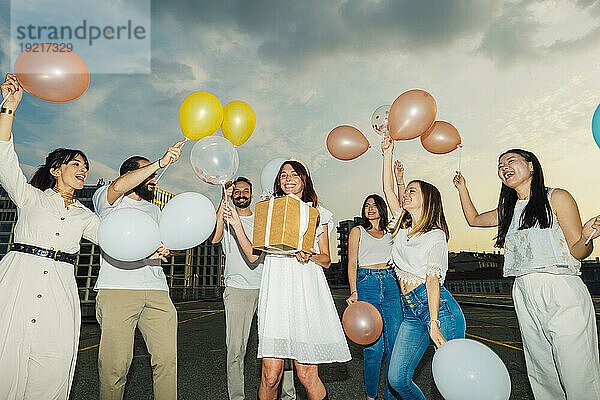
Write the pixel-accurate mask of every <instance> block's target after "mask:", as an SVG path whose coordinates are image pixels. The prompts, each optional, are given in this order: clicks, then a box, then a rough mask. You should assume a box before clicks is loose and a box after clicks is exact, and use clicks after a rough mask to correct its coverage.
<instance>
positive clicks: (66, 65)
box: [15, 43, 90, 103]
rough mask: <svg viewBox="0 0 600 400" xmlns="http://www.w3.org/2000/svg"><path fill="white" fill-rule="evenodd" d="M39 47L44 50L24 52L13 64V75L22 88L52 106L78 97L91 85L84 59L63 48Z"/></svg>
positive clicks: (46, 44)
mask: <svg viewBox="0 0 600 400" xmlns="http://www.w3.org/2000/svg"><path fill="white" fill-rule="evenodd" d="M46 46H49V48H46ZM39 47H42V48H43V49H44V50H47V51H37V52H34V51H24V52H22V53H21V54H20V55H19V57H17V61H16V62H15V75H17V79H18V80H19V83H20V84H21V86H23V89H25V91H27V92H28V93H29V94H31V95H32V96H35V97H37V98H38V99H40V100H44V101H49V102H51V103H66V102H68V101H73V100H75V99H77V98H79V97H81V95H82V94H84V93H85V91H86V90H87V89H88V87H89V85H90V73H89V71H88V69H87V66H86V65H85V63H84V62H83V60H82V59H81V58H80V57H79V56H78V55H77V54H75V52H73V51H68V49H67V48H65V47H62V46H58V45H57V47H56V48H55V47H54V45H53V44H48V43H45V44H40V45H39ZM39 47H38V49H39Z"/></svg>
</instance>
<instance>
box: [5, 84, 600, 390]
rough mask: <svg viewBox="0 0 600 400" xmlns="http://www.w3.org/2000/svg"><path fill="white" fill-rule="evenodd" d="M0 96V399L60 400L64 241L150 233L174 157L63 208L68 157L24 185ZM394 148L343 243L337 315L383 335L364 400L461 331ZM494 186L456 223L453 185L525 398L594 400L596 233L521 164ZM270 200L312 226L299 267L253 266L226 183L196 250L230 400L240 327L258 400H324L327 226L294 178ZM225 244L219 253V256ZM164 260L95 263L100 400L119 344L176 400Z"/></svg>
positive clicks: (71, 170)
mask: <svg viewBox="0 0 600 400" xmlns="http://www.w3.org/2000/svg"><path fill="white" fill-rule="evenodd" d="M0 88H1V91H2V96H3V98H5V99H6V102H5V104H4V106H3V107H2V108H1V109H0V184H1V185H2V186H3V187H4V189H5V190H6V191H7V193H8V194H9V196H10V198H11V199H12V200H13V202H14V203H15V204H16V206H17V208H18V213H19V218H18V221H17V224H16V226H15V231H14V238H15V239H14V242H15V243H14V245H13V246H12V248H11V251H10V252H9V253H8V254H7V255H6V256H5V257H3V258H2V260H1V261H0V338H1V339H0V370H1V371H2V372H3V373H2V374H0V398H2V399H67V398H68V396H69V392H70V388H71V385H72V380H73V374H74V368H75V361H76V356H77V348H78V341H79V328H80V311H79V310H80V308H79V298H78V291H77V285H76V282H75V279H74V274H73V267H74V265H75V263H76V260H77V257H76V253H77V251H78V250H79V241H80V239H81V238H82V237H84V238H86V239H88V240H90V241H92V242H94V243H97V231H98V227H99V224H100V218H101V217H104V216H106V215H108V214H109V213H111V212H114V211H115V210H117V209H120V208H136V209H139V210H141V211H143V212H145V213H147V214H148V215H150V216H151V217H152V218H154V219H155V220H158V218H159V214H160V210H159V209H158V207H157V206H155V205H153V204H151V202H150V201H151V200H152V198H153V192H154V188H155V186H156V178H155V173H156V172H157V170H158V169H160V168H164V167H166V166H167V165H168V164H170V163H172V162H176V161H177V160H178V159H179V157H180V155H181V150H180V148H179V146H178V145H177V144H176V145H174V146H172V147H169V148H168V150H167V151H166V153H165V154H164V155H163V156H162V157H161V158H160V159H159V160H157V161H155V162H151V161H150V160H148V159H147V158H145V157H141V156H135V157H131V158H129V159H127V160H125V162H123V164H122V165H121V168H120V176H119V178H117V179H116V180H115V181H113V182H112V183H111V184H110V185H107V186H104V187H101V188H99V189H98V190H97V192H96V193H95V194H94V196H93V201H94V207H95V213H94V212H92V211H90V210H89V209H87V208H86V207H84V206H83V205H82V204H81V203H80V202H79V201H77V200H76V199H75V198H74V192H75V190H77V189H81V188H82V187H83V185H84V182H85V179H86V178H87V174H88V168H89V163H88V160H87V158H86V156H85V154H84V153H83V152H82V151H80V150H71V149H57V150H55V151H53V152H51V153H50V154H49V155H48V156H47V158H46V161H45V163H44V165H42V166H41V167H40V168H39V169H38V170H37V171H36V173H35V174H34V176H33V178H32V179H31V180H30V182H29V183H28V182H27V180H26V178H25V176H24V175H23V173H22V171H21V169H20V166H19V162H18V158H17V155H16V153H15V151H14V146H13V141H12V122H13V118H14V115H15V111H16V110H17V107H18V105H19V102H20V100H21V96H22V93H23V90H22V88H21V87H20V86H19V84H18V82H17V80H16V77H15V76H14V75H10V74H8V75H7V77H6V80H5V82H4V83H3V84H2V85H1V86H0ZM393 148H394V143H393V141H392V140H391V139H390V138H387V137H386V138H384V140H383V141H382V151H383V172H382V182H383V193H384V195H385V200H384V199H383V198H382V197H381V196H378V195H370V196H368V197H367V198H366V200H365V201H364V204H363V208H362V223H361V224H360V225H359V226H357V227H355V228H353V229H352V230H351V232H350V237H349V248H348V254H349V257H348V259H349V262H348V277H349V282H350V296H349V297H348V299H347V302H348V303H353V302H356V301H367V302H369V303H371V304H373V305H374V306H376V307H377V308H378V310H379V311H380V313H381V315H382V318H383V332H382V335H381V337H380V338H379V339H378V340H377V341H376V342H374V343H373V344H371V345H369V346H366V347H365V348H364V350H363V351H364V370H363V371H364V380H365V395H366V397H367V399H375V398H376V397H377V392H378V386H379V373H380V370H381V362H382V359H383V355H384V354H385V359H386V365H385V369H384V370H385V379H384V381H385V391H384V398H385V399H400V398H401V399H404V400H410V399H424V398H425V397H424V395H423V393H422V392H421V390H420V389H419V387H418V386H417V385H416V384H415V383H414V381H413V375H414V371H415V369H416V367H417V365H418V364H419V362H420V361H421V359H422V357H423V354H424V353H425V351H426V349H427V348H428V346H429V345H430V344H431V343H433V345H434V346H435V347H436V348H437V347H439V346H442V345H443V344H444V343H445V342H446V341H447V340H452V339H456V338H464V336H465V330H466V323H465V317H464V315H463V313H462V310H461V308H460V306H459V305H458V303H457V302H456V300H455V299H454V298H453V297H452V295H451V294H450V293H449V292H448V291H447V290H446V289H445V288H444V285H443V283H444V279H445V277H446V273H447V271H448V245H447V241H448V238H449V229H448V226H447V223H446V219H445V216H444V210H443V206H442V196H441V194H440V192H439V190H438V189H437V188H436V187H435V186H434V185H432V184H430V183H428V182H425V181H423V180H412V181H411V182H409V183H408V185H406V186H405V184H404V169H403V166H402V165H401V164H400V163H399V162H396V163H395V164H393V163H392V160H393ZM498 176H499V178H500V180H501V182H502V190H501V193H500V199H499V202H498V207H497V208H496V209H494V210H491V211H487V212H484V213H479V212H478V211H477V209H476V208H475V206H474V205H473V202H472V201H471V198H470V195H469V191H468V189H467V186H466V182H465V179H464V177H463V176H462V174H461V173H457V174H456V176H455V177H454V185H455V186H456V188H457V190H458V193H459V198H460V202H461V205H462V210H463V213H464V215H465V218H466V220H467V222H468V224H469V225H471V226H479V227H495V226H497V227H498V235H497V237H496V243H495V245H496V246H497V247H500V248H504V255H505V265H504V275H505V276H512V277H515V281H514V286H513V299H514V303H515V309H516V312H517V317H518V320H519V327H520V329H521V335H522V339H523V348H524V353H525V360H526V364H527V373H528V376H529V380H530V383H531V387H532V390H533V393H534V396H535V397H536V399H598V398H600V362H599V356H598V338H597V331H596V319H595V312H594V307H593V304H592V301H591V297H590V294H589V292H588V291H587V289H586V287H585V285H584V284H583V282H582V281H581V279H580V278H579V276H578V275H579V274H580V267H581V263H580V260H581V259H584V258H586V257H587V256H589V255H590V254H591V251H592V249H593V244H592V241H591V240H589V239H594V238H596V237H598V236H600V216H598V217H595V218H592V219H590V220H589V221H587V222H586V223H585V225H583V224H582V223H581V218H580V216H579V211H578V209H577V204H576V203H575V201H574V199H573V198H572V197H571V195H570V194H569V193H568V192H567V191H565V190H562V189H551V188H547V187H546V186H545V184H544V178H543V173H542V168H541V165H540V163H539V161H538V160H537V158H536V157H535V155H533V154H532V153H530V152H527V151H523V150H519V149H514V150H509V151H507V152H505V153H503V154H502V155H501V156H500V158H499V163H498ZM394 177H395V180H396V182H395V183H396V184H394ZM273 192H274V195H275V196H284V195H294V196H296V197H298V198H300V199H301V200H302V201H304V202H306V203H308V204H310V205H312V206H314V207H316V208H317V209H318V211H319V222H318V226H317V230H316V234H315V241H314V244H313V248H312V249H311V251H310V252H304V251H299V252H297V253H296V254H293V255H280V254H266V253H264V252H257V251H255V250H253V248H252V231H253V222H254V220H253V214H252V211H251V208H250V205H251V202H252V184H251V182H250V181H249V180H248V179H246V178H243V177H239V178H238V179H236V180H235V182H234V183H233V185H231V186H230V187H229V188H228V189H226V191H225V193H224V196H223V200H222V201H221V204H220V207H219V209H218V211H217V224H216V227H215V230H214V232H213V234H212V236H211V240H212V242H213V243H218V242H223V245H225V244H226V243H228V242H229V243H230V244H229V245H228V246H227V247H228V248H227V251H226V255H227V259H226V269H225V286H226V288H225V292H224V294H223V303H224V306H225V323H226V347H227V386H228V387H227V388H228V392H229V397H230V398H231V399H244V398H245V393H244V357H245V353H246V346H247V341H248V336H249V331H250V327H251V324H252V320H253V318H254V315H255V313H256V314H258V338H259V342H258V344H259V346H258V357H259V358H261V359H262V372H261V382H260V386H259V391H258V397H259V398H260V399H276V398H277V397H278V389H279V386H280V382H281V381H283V384H282V385H281V386H282V390H281V398H282V399H293V398H295V388H294V385H293V381H294V371H295V373H296V375H297V377H298V379H299V381H300V382H301V383H302V385H303V386H304V388H305V389H306V393H307V395H308V398H309V399H311V400H321V399H327V398H328V395H327V389H326V387H325V385H324V384H323V382H322V381H321V379H320V378H319V372H318V365H320V364H323V363H332V362H346V361H349V360H350V358H351V356H350V351H349V348H348V344H347V341H346V338H345V336H344V333H343V330H342V326H341V323H340V319H339V316H338V312H337V310H336V307H335V304H334V301H333V297H332V295H331V291H330V289H329V286H328V285H327V281H326V279H325V275H324V272H323V270H324V268H328V267H329V266H330V265H331V258H330V249H329V234H330V232H331V231H332V229H333V215H332V213H331V212H330V211H328V210H327V209H325V208H324V207H322V205H321V204H320V203H319V198H318V196H317V193H316V191H315V189H314V187H313V183H312V179H311V176H310V173H309V171H308V169H307V168H306V167H305V166H304V165H303V164H302V163H301V162H299V161H295V160H288V161H285V162H284V163H283V164H282V165H281V167H280V169H279V172H278V174H277V176H276V179H275V182H274V183H273ZM229 199H231V200H232V203H233V206H232V205H230V204H229V201H228V200H229ZM386 203H387V204H386ZM388 209H389V210H390V211H391V213H392V215H393V218H392V220H391V221H389V220H388ZM225 222H227V224H226V223H225ZM226 229H227V230H229V232H228V234H231V235H232V237H233V241H231V242H230V241H228V240H224V239H223V238H224V236H225V235H224V233H225V230H226ZM168 255H169V250H168V249H165V248H162V247H161V248H159V249H157V251H156V252H155V253H154V254H153V255H152V256H150V257H148V258H147V259H144V260H140V261H136V262H123V261H119V260H115V259H113V258H111V257H110V256H108V255H107V254H104V253H103V254H102V257H101V267H100V272H99V276H98V280H97V283H96V287H95V289H96V290H97V291H98V294H97V297H96V317H97V320H98V322H99V324H100V327H101V339H100V347H99V355H98V369H99V378H100V398H101V399H102V400H105V399H122V398H123V393H124V387H125V383H126V376H127V372H128V369H129V366H130V364H131V360H132V357H133V338H134V332H135V328H136V327H138V328H139V330H140V331H141V333H142V335H143V337H144V340H145V342H146V345H147V347H148V350H149V353H150V355H151V365H152V370H153V380H154V394H155V398H156V399H160V400H162V399H176V398H177V313H176V310H175V307H174V305H173V303H172V301H171V299H170V297H169V293H168V286H167V283H166V279H165V275H164V272H163V270H162V267H161V265H160V261H161V260H165V257H166V256H168Z"/></svg>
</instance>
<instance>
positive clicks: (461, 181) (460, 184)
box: [452, 171, 467, 190]
mask: <svg viewBox="0 0 600 400" xmlns="http://www.w3.org/2000/svg"><path fill="white" fill-rule="evenodd" d="M452 183H453V184H454V186H455V187H456V188H457V189H458V190H462V189H466V188H467V181H466V180H465V177H464V176H462V173H461V172H460V171H456V175H454V179H452Z"/></svg>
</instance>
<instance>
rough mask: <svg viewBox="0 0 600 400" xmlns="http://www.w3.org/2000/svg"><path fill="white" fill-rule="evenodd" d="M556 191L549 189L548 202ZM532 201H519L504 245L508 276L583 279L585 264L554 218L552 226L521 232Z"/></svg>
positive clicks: (505, 270)
mask: <svg viewBox="0 0 600 400" xmlns="http://www.w3.org/2000/svg"><path fill="white" fill-rule="evenodd" d="M553 190H554V189H550V188H548V189H547V192H548V201H550V197H551V195H552V191H553ZM528 201H529V200H517V204H515V211H514V214H513V219H512V221H511V223H510V227H509V228H508V232H507V233H506V240H505V242H504V276H521V275H526V274H530V273H533V272H546V273H551V274H559V275H580V274H581V273H580V272H579V270H580V268H581V262H580V261H579V260H578V259H576V258H575V257H573V256H572V255H571V252H570V251H569V245H568V244H567V240H566V239H565V235H564V233H563V231H562V229H561V228H560V225H559V224H558V220H557V218H556V215H553V216H552V226H551V227H549V228H546V229H541V228H540V227H539V226H534V227H533V228H529V229H522V230H518V228H519V223H520V219H521V214H522V213H523V210H524V209H525V206H526V205H527V202H528Z"/></svg>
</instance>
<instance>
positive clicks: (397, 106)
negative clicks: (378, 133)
mask: <svg viewBox="0 0 600 400" xmlns="http://www.w3.org/2000/svg"><path fill="white" fill-rule="evenodd" d="M436 114H437V105H436V104H435V100H434V98H433V96H431V95H430V94H429V93H427V92H426V91H424V90H419V89H413V90H409V91H408V92H404V93H402V94H401V95H400V96H398V97H397V98H396V100H394V103H393V104H392V107H391V108H390V114H389V117H388V127H389V132H390V136H391V137H392V139H394V140H409V139H414V138H416V137H419V136H421V135H422V134H424V133H425V132H427V130H428V129H429V128H430V127H431V125H432V124H433V121H435V115H436Z"/></svg>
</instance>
